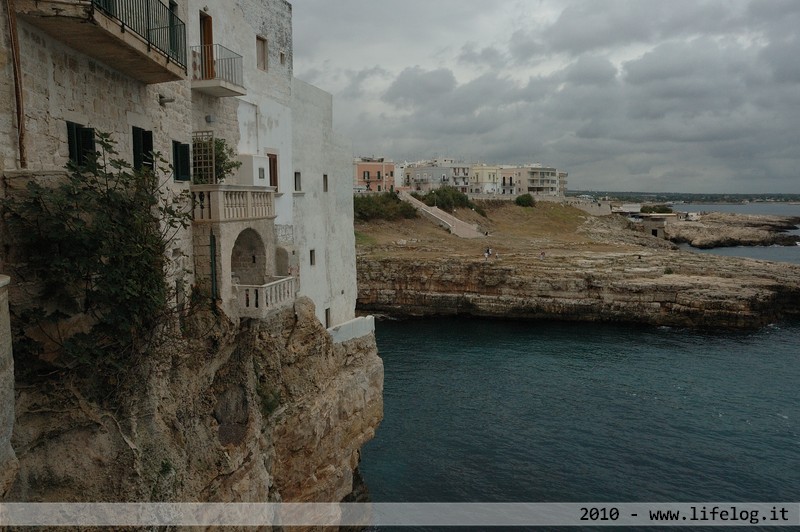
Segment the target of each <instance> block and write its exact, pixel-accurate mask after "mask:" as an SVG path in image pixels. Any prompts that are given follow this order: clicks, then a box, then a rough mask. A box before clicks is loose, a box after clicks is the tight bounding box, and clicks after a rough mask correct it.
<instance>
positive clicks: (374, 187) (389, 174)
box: [353, 157, 395, 192]
mask: <svg viewBox="0 0 800 532" xmlns="http://www.w3.org/2000/svg"><path fill="white" fill-rule="evenodd" d="M353 172H354V175H353V186H354V187H355V190H356V191H363V192H385V191H388V190H393V189H394V186H395V176H394V173H395V164H394V162H392V161H391V160H389V159H385V158H384V157H356V158H355V159H353Z"/></svg>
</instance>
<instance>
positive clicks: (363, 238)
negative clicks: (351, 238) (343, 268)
mask: <svg viewBox="0 0 800 532" xmlns="http://www.w3.org/2000/svg"><path fill="white" fill-rule="evenodd" d="M355 233H356V246H374V245H375V244H377V243H378V240H377V239H376V238H375V237H373V236H370V235H368V234H365V233H362V232H360V231H356V232H355Z"/></svg>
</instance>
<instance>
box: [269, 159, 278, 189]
mask: <svg viewBox="0 0 800 532" xmlns="http://www.w3.org/2000/svg"><path fill="white" fill-rule="evenodd" d="M267 158H268V159H269V186H271V187H275V191H276V192H277V190H278V156H277V155H275V154H274V153H270V154H268V155H267Z"/></svg>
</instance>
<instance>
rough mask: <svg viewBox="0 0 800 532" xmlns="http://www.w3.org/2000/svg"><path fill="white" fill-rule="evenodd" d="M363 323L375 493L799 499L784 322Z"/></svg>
mask: <svg viewBox="0 0 800 532" xmlns="http://www.w3.org/2000/svg"><path fill="white" fill-rule="evenodd" d="M798 209H800V207H798ZM376 334H377V340H378V347H379V350H380V354H381V356H382V357H383V360H384V364H385V393H384V400H385V418H384V421H383V423H382V424H381V426H380V428H379V429H378V432H377V436H376V438H375V439H374V440H373V441H371V442H369V443H368V444H367V445H366V446H365V447H364V449H363V452H362V462H361V471H362V474H363V477H364V479H365V481H366V484H367V486H368V488H369V490H370V493H371V496H372V499H373V500H374V501H376V502H422V501H425V502H434V501H436V502H454V501H458V502H556V501H563V502H589V501H597V502H602V501H608V502H656V501H658V502H661V501H663V502H669V501H684V502H706V501H743V502H748V501H753V502H755V501H764V502H775V501H795V502H797V501H800V400H798V383H800V323H780V324H774V325H772V326H769V327H766V328H764V329H762V330H759V331H755V332H734V333H731V332H729V331H704V332H698V331H691V330H684V329H673V328H659V327H645V326H632V325H619V324H585V323H563V322H544V321H538V322H519V321H502V320H484V319H475V318H429V319H424V320H412V321H381V322H379V323H378V324H377V330H376Z"/></svg>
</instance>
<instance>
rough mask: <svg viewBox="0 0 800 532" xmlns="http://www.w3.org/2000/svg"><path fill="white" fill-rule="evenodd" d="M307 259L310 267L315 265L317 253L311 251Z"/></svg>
mask: <svg viewBox="0 0 800 532" xmlns="http://www.w3.org/2000/svg"><path fill="white" fill-rule="evenodd" d="M308 258H309V261H310V262H311V265H312V266H314V265H316V264H317V253H316V252H315V251H314V250H313V249H312V250H311V251H309V253H308Z"/></svg>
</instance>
